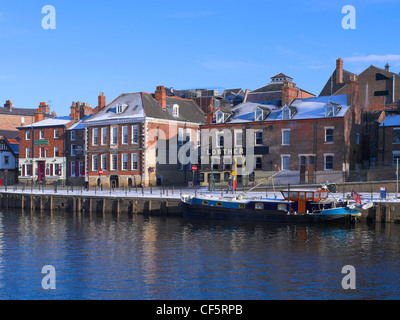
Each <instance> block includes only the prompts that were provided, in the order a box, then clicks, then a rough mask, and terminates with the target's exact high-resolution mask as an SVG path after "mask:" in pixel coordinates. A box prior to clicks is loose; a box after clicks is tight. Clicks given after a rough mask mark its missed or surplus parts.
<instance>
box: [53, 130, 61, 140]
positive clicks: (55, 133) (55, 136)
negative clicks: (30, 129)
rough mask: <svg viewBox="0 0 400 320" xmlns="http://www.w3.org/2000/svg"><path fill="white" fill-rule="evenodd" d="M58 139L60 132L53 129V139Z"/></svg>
mask: <svg viewBox="0 0 400 320" xmlns="http://www.w3.org/2000/svg"><path fill="white" fill-rule="evenodd" d="M58 138H60V130H59V129H54V139H58Z"/></svg>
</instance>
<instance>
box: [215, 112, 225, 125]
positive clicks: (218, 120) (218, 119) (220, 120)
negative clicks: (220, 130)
mask: <svg viewBox="0 0 400 320" xmlns="http://www.w3.org/2000/svg"><path fill="white" fill-rule="evenodd" d="M223 122H224V113H223V112H222V111H218V112H217V114H216V123H223Z"/></svg>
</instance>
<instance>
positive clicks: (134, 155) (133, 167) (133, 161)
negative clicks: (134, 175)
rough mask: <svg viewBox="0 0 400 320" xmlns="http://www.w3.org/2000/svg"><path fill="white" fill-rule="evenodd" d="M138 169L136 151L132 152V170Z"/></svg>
mask: <svg viewBox="0 0 400 320" xmlns="http://www.w3.org/2000/svg"><path fill="white" fill-rule="evenodd" d="M137 169H138V156H137V153H132V170H137Z"/></svg>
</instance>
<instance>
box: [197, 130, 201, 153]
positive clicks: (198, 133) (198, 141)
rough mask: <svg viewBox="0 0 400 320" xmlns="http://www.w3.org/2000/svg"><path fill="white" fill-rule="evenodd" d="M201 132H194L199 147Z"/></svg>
mask: <svg viewBox="0 0 400 320" xmlns="http://www.w3.org/2000/svg"><path fill="white" fill-rule="evenodd" d="M200 138H201V131H200V129H199V130H197V131H196V139H197V146H198V147H200V145H201V139H200ZM199 149H200V148H199Z"/></svg>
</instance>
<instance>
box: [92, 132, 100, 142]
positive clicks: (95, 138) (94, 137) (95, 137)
mask: <svg viewBox="0 0 400 320" xmlns="http://www.w3.org/2000/svg"><path fill="white" fill-rule="evenodd" d="M92 135H93V137H92V146H97V144H98V143H99V128H93V129H92Z"/></svg>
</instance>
